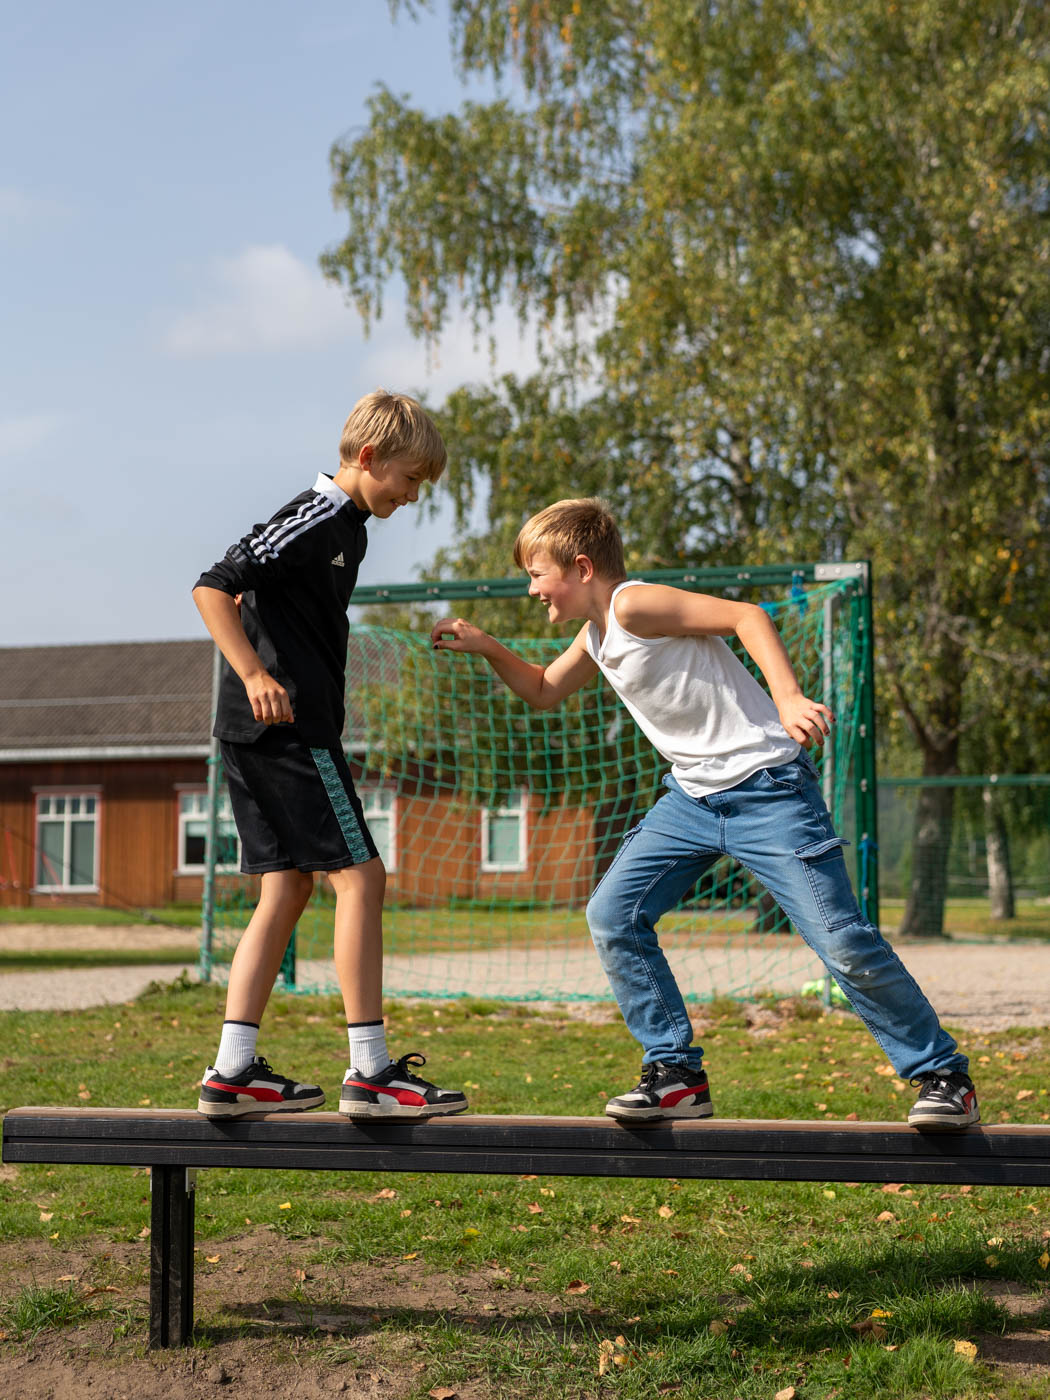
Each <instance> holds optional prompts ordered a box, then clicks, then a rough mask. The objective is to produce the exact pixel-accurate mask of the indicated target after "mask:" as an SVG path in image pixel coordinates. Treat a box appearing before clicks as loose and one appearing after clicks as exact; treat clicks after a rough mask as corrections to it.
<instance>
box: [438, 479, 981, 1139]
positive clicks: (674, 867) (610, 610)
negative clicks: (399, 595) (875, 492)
mask: <svg viewBox="0 0 1050 1400" xmlns="http://www.w3.org/2000/svg"><path fill="white" fill-rule="evenodd" d="M514 560H515V563H516V564H518V565H519V566H520V567H523V568H524V569H525V570H526V571H527V573H528V575H529V578H530V584H529V594H530V596H532V597H534V598H539V599H540V601H541V602H542V603H543V605H544V606H545V607H546V609H547V615H548V617H549V619H550V621H551V622H567V621H571V620H574V619H582V620H583V621H584V626H583V628H582V629H581V630H580V632H579V633H578V634H577V636H576V637H575V638H574V640H573V641H572V642H571V643H570V644H569V646H568V647H567V648H566V650H565V651H564V652H562V654H561V655H560V656H559V657H557V658H556V659H555V660H554V661H552V662H551V663H550V664H549V665H547V666H543V665H535V664H533V663H530V662H528V661H525V660H523V659H522V658H521V657H519V656H516V655H515V654H514V653H513V652H511V651H509V650H508V649H507V648H506V647H504V646H502V645H501V644H500V643H499V642H498V641H496V639H495V638H494V637H490V636H489V635H488V633H486V632H483V631H481V629H480V628H478V627H475V626H473V625H472V624H471V623H469V622H467V621H465V620H464V619H463V618H444V619H443V620H442V621H441V622H438V623H437V624H436V625H435V627H434V629H433V632H432V641H433V644H434V646H435V648H436V649H438V650H443V651H462V652H473V653H475V654H477V655H479V656H483V657H484V658H485V660H486V661H487V662H488V663H489V665H490V666H491V667H492V669H493V670H494V671H495V672H496V674H497V675H498V676H499V677H500V678H501V679H502V680H503V681H504V682H505V683H506V684H507V685H508V686H509V687H510V689H511V690H513V691H514V693H515V694H516V695H519V696H521V698H522V699H523V700H525V701H527V702H528V703H529V704H530V705H533V706H535V707H536V708H538V709H543V710H545V709H551V708H552V707H553V706H554V705H557V704H558V703H559V702H560V701H562V700H564V699H565V697H566V696H567V695H571V694H572V693H573V692H574V691H577V690H579V689H580V688H581V687H582V686H583V685H585V684H586V683H587V682H588V681H590V680H591V679H593V677H594V675H595V674H596V672H598V671H601V673H602V674H603V675H604V676H605V678H606V679H607V680H608V682H609V684H610V685H611V686H612V687H613V689H614V690H615V691H616V693H617V695H619V697H620V699H621V700H622V701H623V703H624V705H625V706H626V708H627V709H628V710H629V711H630V713H631V714H632V715H633V717H634V719H635V721H636V723H637V724H638V726H639V728H640V729H641V730H642V732H643V733H644V734H645V735H646V736H647V738H648V739H649V740H650V742H651V743H652V744H653V746H654V747H655V748H656V749H657V751H658V752H659V753H661V754H662V755H663V756H664V757H665V758H666V759H667V760H668V761H669V762H670V764H671V771H670V773H669V774H668V775H667V776H666V777H665V778H664V785H665V787H666V788H667V789H668V791H667V792H666V793H665V795H664V796H663V797H661V798H660V799H659V801H658V802H657V803H656V804H655V806H654V807H653V808H652V810H651V811H650V812H649V813H648V815H647V816H646V817H645V818H644V820H643V821H642V822H641V823H640V824H639V825H638V826H637V827H635V828H634V830H633V831H630V832H628V833H627V836H626V837H625V839H624V842H623V845H622V846H621V847H620V850H619V852H618V853H617V855H616V857H615V859H614V860H613V863H612V865H611V866H610V867H609V869H608V871H607V872H606V874H605V875H604V877H603V878H602V880H601V882H600V883H599V885H598V888H597V889H596V890H595V891H594V894H593V895H592V896H591V899H590V902H589V903H588V906H587V921H588V924H589V926H590V930H591V935H592V937H593V939H594V944H595V948H596V949H597V952H598V956H599V957H600V959H601V962H602V966H603V967H604V969H605V972H606V975H607V976H608V978H609V983H610V985H611V987H612V990H613V993H614V995H615V996H616V1000H617V1002H618V1004H619V1007H620V1010H621V1011H622V1013H623V1017H624V1021H625V1022H626V1024H627V1028H628V1030H630V1032H631V1034H632V1035H633V1036H634V1037H635V1039H636V1040H637V1041H638V1042H639V1044H640V1045H641V1046H642V1051H643V1055H642V1074H641V1078H640V1079H639V1082H638V1084H637V1085H635V1087H634V1088H633V1089H631V1090H629V1091H628V1092H627V1093H625V1094H621V1095H618V1096H617V1097H616V1098H614V1099H611V1100H610V1102H609V1103H608V1104H607V1106H606V1110H605V1111H606V1113H607V1114H609V1116H610V1117H612V1118H617V1119H620V1120H622V1121H625V1122H638V1121H651V1120H659V1119H668V1118H706V1117H708V1116H710V1114H711V1112H712V1106H711V1094H710V1089H709V1086H708V1082H707V1075H706V1072H705V1071H704V1068H703V1050H702V1049H701V1047H700V1046H699V1045H696V1044H694V1042H693V1028H692V1025H691V1023H690V1020H689V1015H688V1012H687V1011H686V1007H685V1002H684V1000H683V998H682V994H681V991H680V990H679V987H678V984H677V982H676V981H675V979H674V975H673V974H672V972H671V969H670V967H669V966H668V963H667V959H666V958H665V956H664V954H663V951H662V949H661V948H660V944H659V940H658V938H657V935H656V924H657V922H658V920H659V919H660V917H661V915H663V914H664V913H666V911H667V910H668V909H671V908H673V907H674V906H675V905H676V904H677V903H678V901H679V900H680V899H681V898H682V896H683V895H684V894H685V893H686V891H687V890H689V889H690V888H691V887H692V886H693V885H694V884H695V883H696V881H697V880H698V879H699V878H700V877H701V876H702V875H703V874H704V872H705V871H706V870H707V869H708V868H709V867H710V866H711V865H713V864H714V862H715V861H716V860H718V859H719V858H720V857H721V856H722V855H725V854H727V855H731V856H733V857H734V858H735V859H736V860H738V861H739V862H740V863H741V864H742V865H744V866H746V867H747V868H748V869H749V870H751V871H752V872H753V873H754V874H755V875H756V876H757V878H758V879H759V880H760V881H761V883H762V884H763V885H765V886H766V888H767V889H768V890H769V891H770V893H771V894H772V895H773V897H774V898H775V899H776V901H777V903H778V904H779V905H780V907H781V908H782V909H783V910H784V912H785V913H786V914H787V915H788V917H789V918H790V919H791V921H792V923H793V924H794V925H795V928H796V929H797V930H798V932H799V933H800V934H801V935H802V937H803V938H804V939H805V940H806V942H807V943H808V944H809V946H810V947H811V948H812V949H813V951H814V952H815V953H816V954H817V955H818V956H819V957H820V959H821V960H822V962H823V963H824V965H825V967H826V968H827V969H828V971H829V972H830V973H831V975H832V976H833V977H834V978H835V980H836V981H837V982H838V984H839V986H840V987H841V988H842V990H843V991H844V992H845V994H846V996H847V997H848V998H849V1000H850V1002H851V1004H852V1006H853V1008H854V1010H855V1011H856V1012H857V1014H858V1015H859V1016H860V1017H861V1019H862V1020H863V1021H864V1023H865V1024H866V1025H867V1027H868V1029H869V1030H870V1031H871V1033H872V1035H873V1036H874V1037H875V1039H876V1041H877V1042H878V1043H879V1045H880V1046H881V1047H882V1049H883V1050H885V1052H886V1055H887V1057H888V1058H889V1060H890V1062H891V1063H892V1065H893V1067H894V1069H895V1070H896V1071H897V1073H898V1074H899V1075H900V1076H901V1078H903V1079H910V1080H913V1081H916V1082H917V1083H918V1085H919V1094H918V1097H917V1099H916V1101H915V1104H914V1105H913V1107H912V1109H911V1111H910V1112H909V1114H908V1122H909V1123H911V1124H912V1125H913V1126H915V1127H917V1128H921V1129H924V1130H927V1131H928V1130H945V1129H957V1128H965V1127H967V1126H968V1125H969V1124H971V1123H977V1122H979V1121H980V1112H979V1109H978V1106H977V1094H976V1091H975V1090H974V1086H973V1082H972V1081H971V1079H970V1077H969V1074H968V1073H967V1071H968V1068H969V1063H968V1061H967V1059H966V1056H965V1055H962V1054H960V1053H959V1050H958V1048H957V1046H956V1043H955V1041H954V1040H953V1039H952V1038H951V1036H949V1035H948V1034H947V1032H946V1031H944V1029H943V1028H942V1027H941V1025H940V1022H939V1021H938V1019H937V1015H936V1013H935V1012H934V1010H933V1008H932V1006H931V1005H930V1003H929V1002H928V1001H927V999H926V997H925V996H924V995H923V993H922V991H921V990H920V989H919V987H918V986H917V984H916V983H915V981H914V980H913V978H912V977H911V975H910V973H908V971H907V970H906V968H905V967H904V965H903V964H902V963H901V961H900V959H899V958H898V957H897V955H896V954H895V953H894V952H893V949H892V948H891V947H890V946H889V944H888V943H886V941H885V940H884V939H883V938H882V936H881V934H880V933H879V931H878V929H876V928H875V927H874V926H873V925H871V924H869V923H868V922H867V921H866V920H865V919H864V917H863V915H862V914H861V911H860V908H859V907H858V905H857V901H856V898H855V896H854V894H853V888H852V885H851V884H850V880H849V875H848V874H847V871H846V864H845V860H844V858H843V854H842V847H843V845H844V844H845V843H844V842H843V841H842V839H841V838H840V837H839V836H837V835H836V833H835V831H834V828H833V826H832V823H831V818H830V816H829V814H828V811H827V807H826V806H825V804H824V799H823V797H822V795H821V791H820V786H819V783H818V782H817V772H816V769H815V768H814V766H813V764H812V762H811V761H810V759H809V756H808V754H807V753H806V746H808V745H809V744H818V745H819V744H823V742H824V738H825V736H826V735H827V734H829V733H830V727H829V726H830V725H831V724H832V722H833V720H834V716H833V715H832V714H831V711H830V710H829V709H828V707H827V706H826V705H823V704H821V703H820V702H819V701H815V700H810V699H809V698H808V697H807V696H805V695H804V694H803V693H802V690H801V688H800V687H799V684H798V680H797V678H796V676H795V672H794V669H793V667H792V665H791V661H790V658H789V657H788V654H787V651H786V649H785V647H784V644H783V643H782V642H781V640H780V636H779V634H778V632H777V630H776V627H775V626H774V624H773V622H772V620H771V619H770V617H769V615H768V614H767V613H766V612H765V611H764V610H763V609H762V608H760V607H757V606H755V605H753V604H751V603H736V602H731V601H729V600H727V599H723V598H715V597H711V596H709V595H706V594H701V593H690V592H687V591H686V590H683V589H679V588H669V587H665V586H664V585H662V584H649V583H643V582H641V581H639V580H628V579H627V578H626V576H625V569H624V560H623V544H622V541H621V539H620V533H619V530H618V529H617V526H616V522H615V521H614V520H613V518H612V516H611V515H610V514H609V512H608V510H607V509H606V508H605V506H604V505H603V503H602V502H601V501H598V500H594V499H588V500H568V501H559V502H557V503H556V504H555V505H552V506H548V507H547V509H546V510H543V511H541V512H540V513H539V514H538V515H534V516H533V517H532V519H531V520H529V521H527V522H526V524H525V525H524V526H523V527H522V529H521V532H520V534H519V535H518V539H517V542H516V543H515V546H514ZM727 636H735V637H736V638H737V639H738V640H739V642H740V643H741V644H742V645H743V647H744V648H745V650H746V651H747V652H748V654H749V656H750V657H751V658H752V660H753V661H754V662H755V664H756V665H757V667H758V669H759V670H760V671H761V673H762V675H763V677H764V678H765V680H766V683H767V685H768V687H769V690H768V692H767V691H766V690H765V689H764V688H763V687H762V686H761V685H760V684H759V682H758V681H757V680H755V678H754V677H753V676H752V675H751V673H750V672H749V671H748V670H747V668H746V667H745V666H744V665H742V664H741V662H740V661H739V660H738V659H737V658H736V657H735V656H734V655H733V653H732V652H731V651H730V649H729V647H728V646H727V645H726V643H725V642H724V641H723V640H722V638H723V637H727Z"/></svg>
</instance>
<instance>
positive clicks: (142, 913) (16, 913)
mask: <svg viewBox="0 0 1050 1400" xmlns="http://www.w3.org/2000/svg"><path fill="white" fill-rule="evenodd" d="M4 924H54V925H56V926H57V927H60V928H66V927H69V926H70V925H89V926H91V927H93V928H96V927H102V928H127V927H128V926H129V925H136V926H138V925H141V924H156V925H157V926H158V927H167V928H187V929H194V928H200V925H201V907H200V904H167V905H164V906H163V907H160V908H156V909H111V908H109V907H101V906H99V905H97V904H84V905H80V904H77V905H59V904H56V905H49V904H42V905H36V906H34V907H32V908H24V907H22V906H21V905H11V904H5V905H0V926H2V925H4Z"/></svg>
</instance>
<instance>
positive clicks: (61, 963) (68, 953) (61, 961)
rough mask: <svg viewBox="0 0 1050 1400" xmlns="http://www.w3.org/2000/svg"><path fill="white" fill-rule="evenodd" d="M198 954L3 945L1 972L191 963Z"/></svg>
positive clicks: (176, 950) (179, 950)
mask: <svg viewBox="0 0 1050 1400" xmlns="http://www.w3.org/2000/svg"><path fill="white" fill-rule="evenodd" d="M195 958H196V955H195V952H194V950H193V949H186V948H143V949H135V948H109V949H106V948H54V949H52V948H41V949H34V950H33V951H32V952H23V951H21V950H19V949H6V948H0V973H4V972H49V971H51V972H54V971H57V970H60V969H63V968H78V967H145V966H153V965H154V964H158V965H161V966H168V965H171V966H174V965H176V964H177V965H180V966H181V965H182V964H183V963H192V962H194V961H195Z"/></svg>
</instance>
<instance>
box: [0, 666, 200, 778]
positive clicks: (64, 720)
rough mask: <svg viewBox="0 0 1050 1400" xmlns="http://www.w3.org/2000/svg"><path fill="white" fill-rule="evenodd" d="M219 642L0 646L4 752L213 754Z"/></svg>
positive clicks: (0, 743) (16, 756) (15, 755)
mask: <svg viewBox="0 0 1050 1400" xmlns="http://www.w3.org/2000/svg"><path fill="white" fill-rule="evenodd" d="M213 656H214V648H213V646H212V644H211V642H210V641H209V640H207V638H204V639H202V640H195V641H182V642H178V641H176V642H103V643H93V644H90V645H73V646H43V647H0V759H2V760H6V761H7V762H12V761H16V760H26V759H30V758H41V759H44V758H60V757H66V758H95V757H119V756H121V755H122V754H125V755H127V756H128V757H130V756H131V755H132V753H134V754H135V755H136V756H143V757H147V756H149V757H167V756H189V755H197V754H202V755H203V754H206V753H207V750H208V736H209V733H210V731H211V691H212V664H213Z"/></svg>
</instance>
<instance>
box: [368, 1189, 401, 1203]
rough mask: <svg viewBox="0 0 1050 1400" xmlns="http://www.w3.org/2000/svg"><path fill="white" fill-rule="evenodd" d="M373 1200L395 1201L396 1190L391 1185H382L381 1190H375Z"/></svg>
mask: <svg viewBox="0 0 1050 1400" xmlns="http://www.w3.org/2000/svg"><path fill="white" fill-rule="evenodd" d="M372 1200H373V1201H396V1200H397V1192H396V1191H395V1190H394V1188H393V1187H392V1186H384V1187H383V1189H382V1191H377V1192H376V1193H375V1195H374V1196H373V1197H372Z"/></svg>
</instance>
